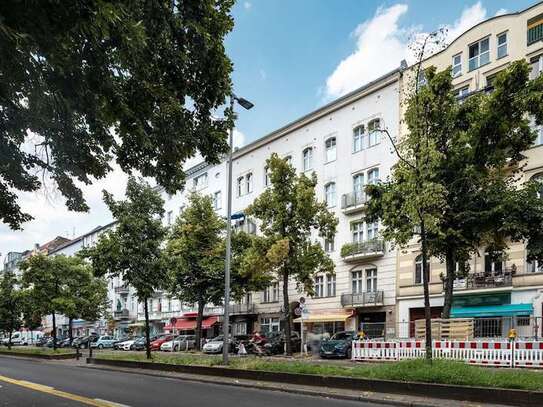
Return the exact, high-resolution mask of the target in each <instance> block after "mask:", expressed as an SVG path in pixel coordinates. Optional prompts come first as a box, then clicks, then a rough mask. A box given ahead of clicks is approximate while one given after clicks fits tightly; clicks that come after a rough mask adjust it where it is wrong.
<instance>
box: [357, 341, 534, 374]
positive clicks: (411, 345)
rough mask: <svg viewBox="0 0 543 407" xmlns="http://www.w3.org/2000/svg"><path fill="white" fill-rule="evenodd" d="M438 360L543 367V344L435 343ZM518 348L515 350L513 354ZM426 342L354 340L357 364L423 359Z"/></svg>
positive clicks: (500, 365) (527, 342)
mask: <svg viewBox="0 0 543 407" xmlns="http://www.w3.org/2000/svg"><path fill="white" fill-rule="evenodd" d="M432 343H433V346H432V356H433V357H434V358H435V359H447V360H458V361H464V362H466V363H468V364H473V365H483V366H497V367H498V366H499V367H526V368H543V341H541V342H540V341H517V342H514V346H512V343H511V342H509V341H505V340H501V341H432ZM513 349H514V351H513ZM425 354H426V349H425V342H424V341H419V340H407V341H390V342H378V341H354V342H353V351H352V360H354V361H397V360H405V359H417V358H422V357H424V356H425Z"/></svg>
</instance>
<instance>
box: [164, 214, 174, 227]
mask: <svg viewBox="0 0 543 407" xmlns="http://www.w3.org/2000/svg"><path fill="white" fill-rule="evenodd" d="M172 220H173V211H168V213H167V214H166V223H167V224H168V226H171V224H172Z"/></svg>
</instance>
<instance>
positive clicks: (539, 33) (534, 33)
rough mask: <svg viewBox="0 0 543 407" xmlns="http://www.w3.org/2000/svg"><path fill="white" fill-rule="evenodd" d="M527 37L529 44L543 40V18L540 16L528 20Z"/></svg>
mask: <svg viewBox="0 0 543 407" xmlns="http://www.w3.org/2000/svg"><path fill="white" fill-rule="evenodd" d="M527 37H528V38H527V44H528V45H532V44H535V43H536V42H538V41H541V40H543V18H541V17H540V16H538V17H535V18H534V19H532V20H529V21H528V32H527Z"/></svg>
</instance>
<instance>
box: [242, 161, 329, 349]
mask: <svg viewBox="0 0 543 407" xmlns="http://www.w3.org/2000/svg"><path fill="white" fill-rule="evenodd" d="M266 163H267V166H268V168H269V171H270V176H269V177H270V182H271V185H270V187H269V188H267V189H266V190H265V191H264V192H263V193H262V194H261V195H260V196H259V197H258V198H256V199H255V201H254V202H253V204H252V205H251V206H249V208H248V209H247V211H246V212H247V214H248V215H249V216H253V217H254V218H256V219H258V220H259V221H260V222H261V226H260V230H261V231H262V235H263V236H262V238H260V239H257V240H255V243H254V244H253V246H252V247H251V249H250V250H249V251H248V252H247V255H246V257H245V261H244V265H245V266H246V267H247V268H248V269H251V268H254V269H259V270H264V271H265V272H266V273H267V274H274V275H275V276H276V278H279V280H280V281H281V282H282V286H283V312H284V318H285V320H286V321H287V323H286V324H285V335H286V337H287V338H290V337H291V329H292V315H291V311H290V308H291V307H290V300H289V287H288V286H289V281H290V280H291V279H292V280H294V281H295V282H296V284H297V285H298V286H299V287H300V288H303V289H304V290H305V291H306V292H307V293H308V294H309V295H311V294H313V277H314V275H315V273H317V272H323V273H333V271H334V263H333V261H332V260H331V259H330V257H328V255H327V254H326V253H325V252H324V250H323V249H322V247H321V245H320V244H319V243H317V242H313V241H312V240H311V232H312V231H317V232H318V234H319V235H320V236H321V237H322V238H325V239H331V238H333V236H334V235H335V233H336V226H337V222H338V221H337V219H336V218H335V216H334V214H333V213H331V212H329V211H328V209H327V207H326V203H324V202H318V201H317V198H316V195H315V187H316V185H317V177H316V175H315V174H313V175H312V176H311V177H307V176H305V175H304V174H301V175H296V170H295V169H294V168H293V167H292V166H291V165H290V164H289V163H288V162H287V161H286V160H284V159H282V158H280V157H279V156H278V155H277V154H276V153H273V154H272V155H271V157H270V158H269V159H268V160H267V161H266ZM286 345H287V354H289V355H291V354H292V346H291V343H290V341H286Z"/></svg>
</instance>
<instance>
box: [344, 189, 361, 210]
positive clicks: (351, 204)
mask: <svg viewBox="0 0 543 407" xmlns="http://www.w3.org/2000/svg"><path fill="white" fill-rule="evenodd" d="M366 202H367V197H366V194H365V193H364V192H363V191H354V192H349V193H348V194H343V195H342V196H341V209H342V210H343V213H346V214H349V213H355V212H358V211H361V210H363V209H364V206H365V205H366Z"/></svg>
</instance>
